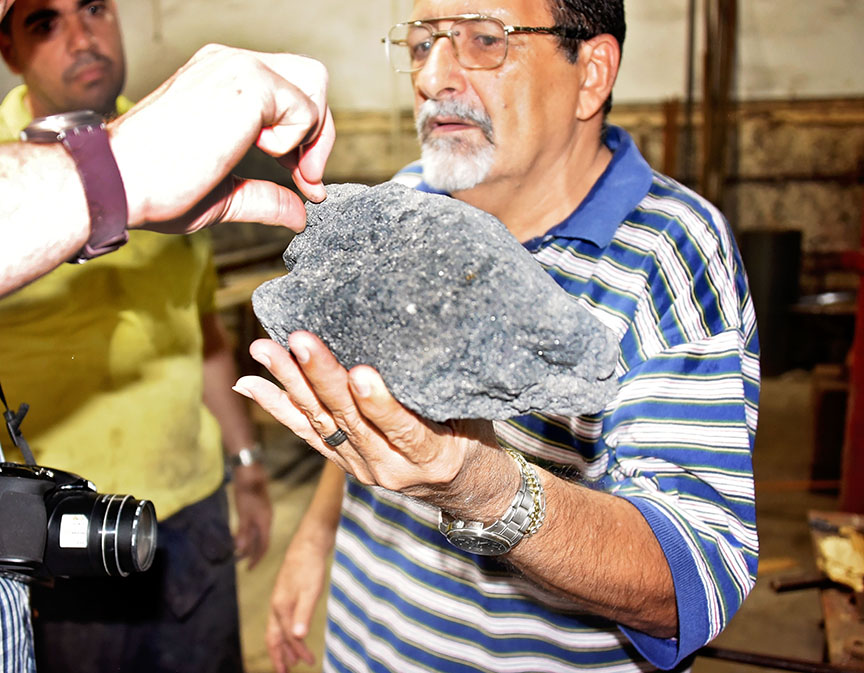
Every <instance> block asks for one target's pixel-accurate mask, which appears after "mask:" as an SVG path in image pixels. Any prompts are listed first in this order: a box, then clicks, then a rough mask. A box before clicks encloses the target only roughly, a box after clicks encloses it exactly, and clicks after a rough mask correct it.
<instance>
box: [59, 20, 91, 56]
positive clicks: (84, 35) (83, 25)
mask: <svg viewBox="0 0 864 673" xmlns="http://www.w3.org/2000/svg"><path fill="white" fill-rule="evenodd" d="M66 27H67V33H66V39H67V44H68V47H69V51H70V52H75V51H81V50H86V49H90V48H91V47H92V46H93V29H92V28H91V26H90V24H89V23H88V21H87V19H86V18H85V17H82V16H79V15H77V14H76V15H74V16H72V17H70V18H69V19H68V21H67V22H66Z"/></svg>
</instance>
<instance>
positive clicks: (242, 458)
mask: <svg viewBox="0 0 864 673" xmlns="http://www.w3.org/2000/svg"><path fill="white" fill-rule="evenodd" d="M262 454H263V451H262V450H261V445H260V444H255V446H253V447H252V448H251V449H250V448H248V447H245V446H244V447H243V448H242V449H240V450H239V451H238V452H237V453H235V454H232V455H231V456H230V457H229V458H228V461H229V463H230V464H231V467H249V466H250V465H255V464H256V463H260V462H261V456H262Z"/></svg>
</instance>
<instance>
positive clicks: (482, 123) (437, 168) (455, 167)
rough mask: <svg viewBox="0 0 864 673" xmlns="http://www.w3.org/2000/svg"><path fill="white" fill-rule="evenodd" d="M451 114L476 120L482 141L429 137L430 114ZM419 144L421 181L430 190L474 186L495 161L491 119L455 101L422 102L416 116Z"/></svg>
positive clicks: (449, 189) (469, 187)
mask: <svg viewBox="0 0 864 673" xmlns="http://www.w3.org/2000/svg"><path fill="white" fill-rule="evenodd" d="M437 115H441V116H453V117H458V118H462V119H467V120H470V121H472V122H474V123H476V124H477V125H478V126H479V128H480V129H481V130H482V131H483V135H484V138H485V141H480V142H476V143H474V142H469V141H466V140H465V139H464V138H461V137H446V136H445V137H440V138H433V137H430V136H429V133H428V130H427V122H428V120H429V119H430V118H431V117H433V116H437ZM417 135H418V137H419V139H420V143H421V158H422V161H423V180H424V182H426V184H427V185H429V186H430V187H432V188H433V189H436V190H439V191H444V192H448V193H453V192H459V191H463V190H466V189H471V188H473V187H476V186H477V185H479V184H480V183H481V182H483V181H484V180H485V179H486V176H488V175H489V171H490V170H491V168H492V164H493V163H494V160H495V145H494V143H493V141H492V121H491V120H490V119H489V117H488V116H487V115H486V113H485V112H484V111H482V110H481V111H478V110H474V109H473V108H470V107H468V106H466V105H464V104H462V103H459V102H458V101H431V100H429V101H426V102H425V103H423V105H422V106H421V108H420V111H419V113H418V116H417Z"/></svg>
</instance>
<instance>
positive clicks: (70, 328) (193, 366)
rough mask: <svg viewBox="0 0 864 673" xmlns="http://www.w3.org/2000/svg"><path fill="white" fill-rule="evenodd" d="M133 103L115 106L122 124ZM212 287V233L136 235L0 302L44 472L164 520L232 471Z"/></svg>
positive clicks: (14, 109)
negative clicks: (212, 390)
mask: <svg viewBox="0 0 864 673" xmlns="http://www.w3.org/2000/svg"><path fill="white" fill-rule="evenodd" d="M25 93H26V89H25V88H24V87H23V86H22V87H17V88H16V89H14V90H13V91H12V92H10V94H9V95H8V96H7V97H6V99H5V100H4V101H3V103H2V105H0V131H4V130H5V131H7V133H8V132H11V133H12V134H13V135H12V137H11V138H10V137H8V135H7V136H6V137H0V141H3V140H14V139H16V138H17V134H18V132H19V131H20V130H21V129H22V128H24V127H25V126H26V125H27V124H28V123H29V122H30V115H29V112H28V111H27V108H26V106H25V105H24V94H25ZM131 105H132V104H131V102H130V101H128V100H127V99H125V98H123V97H121V98H119V99H118V110H119V111H120V112H121V113H123V112H125V111H126V110H128V109H129V108H130V107H131ZM4 127H5V129H4ZM165 160H166V161H170V160H171V158H170V157H165ZM154 170H158V166H157V167H154ZM45 198H51V194H50V192H46V194H45ZM33 226H39V223H38V222H34V223H33ZM215 288H216V274H215V271H214V267H213V256H212V248H211V245H210V238H209V233H207V232H204V233H201V234H195V235H192V236H166V235H162V234H156V233H151V232H144V231H135V232H131V233H130V237H129V243H127V244H126V245H125V246H124V247H123V248H121V249H120V250H118V251H117V252H113V253H110V254H108V255H104V256H102V257H99V258H97V259H94V260H91V261H89V262H87V263H86V264H83V265H72V264H64V265H62V266H61V267H59V268H57V269H55V270H54V271H52V272H51V273H49V274H48V275H47V276H44V277H43V278H40V279H39V280H37V281H36V282H34V283H32V284H30V285H28V286H26V287H24V288H22V289H21V290H19V291H17V292H15V293H13V294H11V295H10V296H8V297H5V298H3V299H0V383H2V385H3V389H4V391H5V393H6V397H7V400H8V402H9V405H10V407H12V408H17V407H18V405H19V404H20V403H22V402H26V403H28V404H29V405H30V407H31V408H30V411H29V413H28V414H27V417H26V418H25V420H24V423H23V424H22V430H23V433H24V436H25V437H26V438H27V440H28V441H29V443H30V445H31V447H32V449H33V452H34V454H35V457H36V461H37V462H38V463H39V464H40V465H46V466H50V467H55V468H58V469H62V470H67V471H70V472H74V473H76V474H79V475H81V476H82V477H85V478H87V479H90V480H91V481H92V482H94V483H95V484H96V487H97V488H98V489H99V491H100V492H103V493H122V494H131V495H134V496H135V497H136V498H139V499H143V498H146V499H149V500H151V501H152V502H153V503H154V505H155V506H156V511H157V514H158V515H159V518H160V519H165V518H167V517H168V516H170V515H171V514H173V513H175V512H177V511H178V510H180V509H182V508H183V507H185V506H187V505H190V504H192V503H194V502H197V501H199V500H201V499H202V498H204V497H206V496H207V495H209V494H210V493H212V492H213V491H214V490H215V489H216V488H217V487H218V486H219V484H220V483H221V481H222V477H223V462H222V449H221V438H220V433H219V427H218V424H217V423H216V420H215V419H214V418H213V416H212V415H211V414H210V412H209V411H208V410H207V409H206V407H205V406H204V404H203V402H202V399H203V398H202V336H201V325H200V319H201V316H202V315H203V314H206V313H209V312H212V311H213V310H215V307H214V300H213V293H214V291H215ZM7 440H8V438H7ZM3 446H4V447H8V446H9V442H8V441H6V442H3ZM7 453H9V454H11V453H12V452H7ZM8 459H17V458H16V456H15V455H14V454H12V455H7V460H8Z"/></svg>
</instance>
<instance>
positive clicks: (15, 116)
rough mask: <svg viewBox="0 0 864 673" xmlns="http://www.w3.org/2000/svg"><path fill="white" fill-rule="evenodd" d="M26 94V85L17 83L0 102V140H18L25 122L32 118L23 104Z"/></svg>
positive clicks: (25, 124)
mask: <svg viewBox="0 0 864 673" xmlns="http://www.w3.org/2000/svg"><path fill="white" fill-rule="evenodd" d="M26 95H27V86H26V85H24V84H19V85H18V86H16V87H15V88H14V89H12V90H11V91H9V93H7V94H6V96H5V98H3V102H2V103H0V142H9V141H13V140H18V134H19V133H21V129H23V128H24V127H25V126H27V124H29V123H30V121H31V120H32V115H31V114H30V111H29V110H28V109H27V106H26V105H25V104H24V97H25V96H26Z"/></svg>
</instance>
